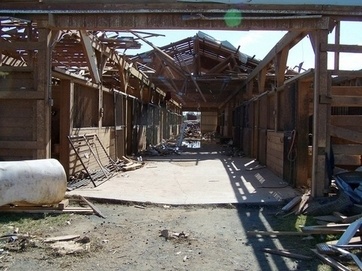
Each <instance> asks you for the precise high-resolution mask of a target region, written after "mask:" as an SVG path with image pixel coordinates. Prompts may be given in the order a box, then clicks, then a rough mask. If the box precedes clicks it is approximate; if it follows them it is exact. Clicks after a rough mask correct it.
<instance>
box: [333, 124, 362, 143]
mask: <svg viewBox="0 0 362 271" xmlns="http://www.w3.org/2000/svg"><path fill="white" fill-rule="evenodd" d="M330 135H331V136H335V137H339V138H343V139H346V140H350V141H353V142H357V143H361V144H362V133H358V132H356V131H353V130H350V129H345V128H342V127H338V126H334V125H330Z"/></svg>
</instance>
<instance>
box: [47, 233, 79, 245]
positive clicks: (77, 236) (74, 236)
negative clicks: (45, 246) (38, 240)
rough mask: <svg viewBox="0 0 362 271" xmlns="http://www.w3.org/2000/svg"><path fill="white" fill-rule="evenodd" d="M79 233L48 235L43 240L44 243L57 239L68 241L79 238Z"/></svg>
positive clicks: (56, 240)
mask: <svg viewBox="0 0 362 271" xmlns="http://www.w3.org/2000/svg"><path fill="white" fill-rule="evenodd" d="M79 237H80V235H79V234H72V235H63V236H54V237H48V238H46V239H44V240H43V242H44V243H55V242H58V241H70V240H74V239H77V238H79Z"/></svg>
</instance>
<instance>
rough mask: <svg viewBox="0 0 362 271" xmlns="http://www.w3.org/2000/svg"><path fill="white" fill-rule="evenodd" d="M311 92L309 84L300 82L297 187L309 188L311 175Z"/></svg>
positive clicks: (297, 128) (297, 129) (298, 91)
mask: <svg viewBox="0 0 362 271" xmlns="http://www.w3.org/2000/svg"><path fill="white" fill-rule="evenodd" d="M310 91H311V89H310V83H309V82H302V81H299V82H298V88H297V106H296V110H297V113H296V114H297V116H298V118H297V119H296V127H295V129H296V131H297V138H298V140H297V141H296V148H297V154H298V155H297V159H296V161H295V170H296V183H295V186H296V187H302V186H308V177H309V176H310V174H309V173H311V169H310V166H309V164H308V160H309V155H308V141H309V137H308V134H309V97H308V96H309V95H308V93H309V92H310Z"/></svg>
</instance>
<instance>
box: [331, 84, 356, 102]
mask: <svg viewBox="0 0 362 271" xmlns="http://www.w3.org/2000/svg"><path fill="white" fill-rule="evenodd" d="M331 95H332V96H333V95H346V96H361V97H362V87H361V86H332V89H331ZM360 105H361V104H360Z"/></svg>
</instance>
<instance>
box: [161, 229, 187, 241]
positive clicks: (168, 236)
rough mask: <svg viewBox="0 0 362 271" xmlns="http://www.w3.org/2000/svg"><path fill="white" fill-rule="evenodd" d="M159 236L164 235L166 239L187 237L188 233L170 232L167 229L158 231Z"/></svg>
mask: <svg viewBox="0 0 362 271" xmlns="http://www.w3.org/2000/svg"><path fill="white" fill-rule="evenodd" d="M160 237H164V238H165V239H166V240H170V239H187V238H188V237H189V235H188V234H186V233H184V232H180V233H179V232H172V231H169V230H166V229H165V230H162V231H160Z"/></svg>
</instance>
